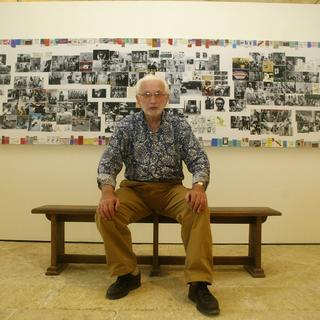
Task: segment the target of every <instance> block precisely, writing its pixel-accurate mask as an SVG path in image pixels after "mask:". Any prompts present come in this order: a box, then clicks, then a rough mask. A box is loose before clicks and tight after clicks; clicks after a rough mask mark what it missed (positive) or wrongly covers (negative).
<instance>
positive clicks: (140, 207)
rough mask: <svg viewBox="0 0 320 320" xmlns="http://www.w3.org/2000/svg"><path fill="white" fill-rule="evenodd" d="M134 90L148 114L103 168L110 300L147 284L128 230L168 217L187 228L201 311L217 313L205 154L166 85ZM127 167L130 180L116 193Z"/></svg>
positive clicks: (112, 148) (114, 147) (130, 124)
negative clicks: (150, 218)
mask: <svg viewBox="0 0 320 320" xmlns="http://www.w3.org/2000/svg"><path fill="white" fill-rule="evenodd" d="M136 90H137V92H136V100H137V105H138V106H139V107H141V109H142V110H141V111H140V112H137V113H135V114H133V115H129V116H127V117H125V118H124V119H123V120H122V121H120V122H119V123H118V124H117V126H116V129H115V132H114V134H113V136H112V137H111V139H110V142H109V144H108V146H107V148H106V149H105V151H104V153H103V155H102V157H101V160H100V163H99V167H98V178H97V181H98V186H99V188H100V189H101V199H100V201H99V205H98V209H97V214H96V222H97V226H98V229H99V231H100V233H101V236H102V238H103V241H104V246H105V251H106V260H107V268H108V270H109V273H110V275H111V276H117V280H116V282H114V283H113V284H112V285H111V286H110V287H109V288H108V290H107V293H106V296H107V298H109V299H119V298H122V297H124V296H126V295H127V294H128V293H129V292H130V291H131V290H133V289H136V288H138V287H140V285H141V282H140V277H141V276H140V271H139V269H138V268H137V259H136V256H135V254H134V253H133V250H132V241H131V234H130V231H129V228H128V224H129V223H132V222H134V221H137V220H139V219H141V218H142V217H144V216H147V215H149V214H150V213H153V214H158V215H166V216H169V217H173V218H175V219H176V220H177V221H178V222H179V223H180V224H181V234H182V240H183V244H184V247H185V251H186V262H185V272H184V276H185V281H186V283H187V284H189V285H190V287H189V294H188V297H189V299H190V300H192V301H193V302H195V303H196V305H197V308H198V310H199V311H200V312H202V313H205V314H208V315H216V314H218V313H219V305H218V301H217V300H216V298H215V297H214V296H213V295H212V294H211V292H210V291H209V290H208V288H207V285H208V284H211V282H212V269H213V265H212V251H211V245H212V238H211V230H210V214H209V210H208V206H207V197H206V193H205V189H206V187H207V185H208V183H209V175H210V167H209V161H208V158H207V155H206V154H205V152H204V151H203V150H202V148H201V147H200V144H199V142H198V141H197V139H196V138H195V136H194V135H193V133H192V131H191V127H190V126H189V124H188V123H187V122H186V121H185V120H184V119H182V118H181V117H178V116H174V115H168V114H167V113H166V112H165V110H164V108H165V106H166V105H167V103H168V100H169V92H170V91H169V87H168V84H167V83H166V82H165V80H163V79H162V78H159V77H157V76H154V75H147V76H146V77H144V78H143V79H140V80H139V81H138V83H137V86H136ZM182 162H185V164H186V166H187V168H188V170H189V171H190V172H191V173H192V175H193V182H192V187H191V189H188V188H185V187H184V186H183V185H182V180H183V178H184V176H183V172H182ZM123 164H125V167H126V169H125V178H126V180H124V181H122V182H121V183H120V188H118V189H117V190H115V188H116V176H117V174H118V173H119V172H120V170H121V168H122V165H123Z"/></svg>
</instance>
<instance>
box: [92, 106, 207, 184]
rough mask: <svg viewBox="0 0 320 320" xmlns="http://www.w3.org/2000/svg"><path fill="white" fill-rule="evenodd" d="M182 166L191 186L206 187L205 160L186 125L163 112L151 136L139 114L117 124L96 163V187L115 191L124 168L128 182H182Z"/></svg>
mask: <svg viewBox="0 0 320 320" xmlns="http://www.w3.org/2000/svg"><path fill="white" fill-rule="evenodd" d="M182 162H184V163H185V164H186V166H187V168H188V170H189V171H190V172H191V173H192V175H193V181H192V182H193V183H195V182H198V181H202V182H204V183H205V184H206V185H207V184H208V183H209V177H210V164H209V160H208V157H207V155H206V153H205V152H204V150H203V149H202V148H201V146H200V144H199V141H198V140H197V138H196V137H195V136H194V134H193V132H192V130H191V127H190V125H189V124H188V122H187V121H186V120H185V119H183V118H181V117H179V116H176V115H171V114H170V115H169V114H168V113H167V112H165V111H164V112H163V114H162V119H161V123H160V127H159V129H158V131H157V132H156V133H153V132H152V131H151V130H150V128H149V127H148V125H147V122H146V121H145V118H144V113H143V111H140V112H137V113H135V114H133V115H129V116H127V117H125V118H124V119H122V120H121V121H120V122H119V123H118V124H117V126H116V129H115V132H114V133H113V135H112V137H111V138H110V141H109V144H108V145H107V147H106V149H105V151H104V153H103V154H102V157H101V160H100V162H99V167H98V177H97V182H98V186H99V187H100V188H101V186H102V185H105V184H108V185H112V186H113V187H114V188H115V186H116V177H117V175H118V173H119V172H120V170H121V169H122V166H123V164H124V165H125V178H126V179H128V180H135V181H146V182H151V181H167V180H183V178H184V175H183V172H182Z"/></svg>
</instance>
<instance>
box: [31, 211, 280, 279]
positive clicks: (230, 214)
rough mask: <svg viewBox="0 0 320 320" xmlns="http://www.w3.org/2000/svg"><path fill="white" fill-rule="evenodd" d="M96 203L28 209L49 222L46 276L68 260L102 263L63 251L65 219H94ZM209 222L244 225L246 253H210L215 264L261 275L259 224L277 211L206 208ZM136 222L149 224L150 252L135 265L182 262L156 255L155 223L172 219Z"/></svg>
mask: <svg viewBox="0 0 320 320" xmlns="http://www.w3.org/2000/svg"><path fill="white" fill-rule="evenodd" d="M96 208H97V206H88V205H77V206H74V205H44V206H40V207H37V208H33V209H32V211H31V212H32V213H33V214H44V215H46V217H47V219H48V220H50V221H51V266H50V267H49V268H48V269H47V272H46V274H47V275H58V274H60V272H62V270H63V269H64V268H65V267H66V266H67V264H68V263H106V258H105V256H104V255H88V254H66V253H65V228H64V227H65V222H94V220H95V219H94V216H95V212H96ZM209 210H210V214H211V219H210V221H211V223H223V224H248V225H249V239H248V256H214V257H213V262H214V264H216V265H243V266H244V267H245V269H246V270H247V271H248V272H249V273H250V274H251V275H252V276H253V277H264V276H265V273H264V271H263V269H262V267H261V231H262V223H264V222H265V221H266V220H267V218H268V217H269V216H280V215H281V212H279V211H277V210H274V209H272V208H269V207H210V208H209ZM136 223H153V254H152V255H150V256H138V257H137V259H138V263H139V264H148V265H152V270H151V273H150V275H152V276H154V275H158V274H159V273H160V265H166V264H169V265H183V264H184V261H185V257H184V256H159V224H160V223H177V221H176V220H174V219H172V218H169V217H166V216H158V215H150V216H148V217H145V218H143V219H141V220H139V221H137V222H136Z"/></svg>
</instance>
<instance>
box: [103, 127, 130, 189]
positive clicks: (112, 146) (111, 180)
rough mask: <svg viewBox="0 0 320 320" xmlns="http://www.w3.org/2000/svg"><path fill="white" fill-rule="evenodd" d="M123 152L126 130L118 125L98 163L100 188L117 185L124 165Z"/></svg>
mask: <svg viewBox="0 0 320 320" xmlns="http://www.w3.org/2000/svg"><path fill="white" fill-rule="evenodd" d="M123 152H124V131H123V130H122V129H121V128H120V126H116V129H115V132H114V133H113V135H112V136H111V138H110V141H109V143H108V145H107V147H106V149H105V150H104V152H103V154H102V156H101V159H100V162H99V165H98V176H97V183H98V187H99V188H100V189H101V187H102V186H103V185H111V186H113V187H114V188H115V187H116V184H117V182H116V178H117V175H118V173H119V172H120V171H121V169H122V166H123Z"/></svg>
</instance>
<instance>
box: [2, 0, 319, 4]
mask: <svg viewBox="0 0 320 320" xmlns="http://www.w3.org/2000/svg"><path fill="white" fill-rule="evenodd" d="M50 1H51V0H0V2H50ZM56 1H60V2H62V1H114V0H56ZM117 1H127V0H117ZM129 1H130V0H129ZM132 1H137V0H132ZM138 1H139V0H138ZM155 1H162V0H155ZM169 1H170V0H169ZM173 1H181V2H182V1H185V0H173ZM187 1H188V0H187ZM192 1H205V2H258V3H287V4H296V3H300V4H320V0H192Z"/></svg>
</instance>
